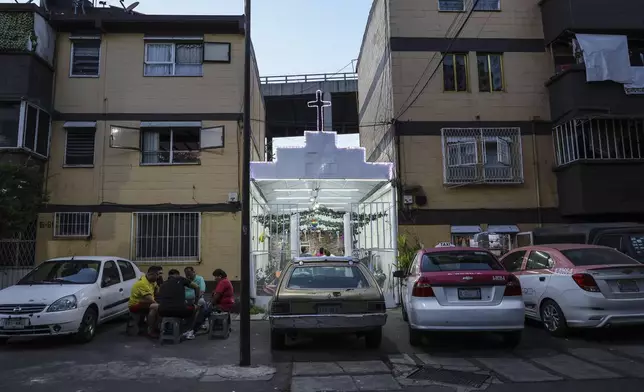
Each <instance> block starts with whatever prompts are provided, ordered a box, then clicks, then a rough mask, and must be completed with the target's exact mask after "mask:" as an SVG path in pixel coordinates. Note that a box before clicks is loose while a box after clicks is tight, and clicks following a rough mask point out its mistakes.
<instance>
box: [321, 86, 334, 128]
mask: <svg viewBox="0 0 644 392" xmlns="http://www.w3.org/2000/svg"><path fill="white" fill-rule="evenodd" d="M322 99H323V100H325V101H329V102H331V93H324V94H322ZM323 131H326V132H331V131H333V105H331V106H327V107H325V108H324V129H323Z"/></svg>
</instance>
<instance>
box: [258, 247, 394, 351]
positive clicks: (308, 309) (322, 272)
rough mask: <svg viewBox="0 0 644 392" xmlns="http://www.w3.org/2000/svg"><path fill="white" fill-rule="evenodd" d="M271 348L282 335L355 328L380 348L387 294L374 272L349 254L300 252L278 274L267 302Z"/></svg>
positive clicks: (280, 344)
mask: <svg viewBox="0 0 644 392" xmlns="http://www.w3.org/2000/svg"><path fill="white" fill-rule="evenodd" d="M269 319H270V324H271V348H272V349H283V348H285V345H286V338H287V337H290V338H294V337H296V336H297V335H300V334H305V335H313V334H318V333H342V334H346V333H355V334H357V335H358V336H364V337H365V340H366V345H367V347H368V348H378V347H379V346H380V342H381V341H382V326H383V325H385V323H386V322H387V313H386V308H385V299H384V296H383V294H382V290H381V289H380V286H379V285H378V283H377V282H376V279H375V278H374V276H373V274H372V273H371V271H369V269H368V268H367V267H366V266H364V265H363V264H361V263H359V262H357V261H356V260H355V259H353V258H351V257H334V256H331V257H299V258H295V259H294V261H293V262H292V263H290V264H289V265H288V266H287V267H286V268H284V270H283V271H282V274H280V281H279V283H278V285H277V289H276V291H275V294H274V295H273V298H272V299H271V301H270V303H269Z"/></svg>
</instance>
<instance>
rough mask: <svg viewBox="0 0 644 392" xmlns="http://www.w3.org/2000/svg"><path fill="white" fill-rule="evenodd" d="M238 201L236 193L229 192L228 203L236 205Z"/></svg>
mask: <svg viewBox="0 0 644 392" xmlns="http://www.w3.org/2000/svg"><path fill="white" fill-rule="evenodd" d="M238 201H239V198H238V197H237V192H230V193H229V194H228V202H229V203H237V202H238Z"/></svg>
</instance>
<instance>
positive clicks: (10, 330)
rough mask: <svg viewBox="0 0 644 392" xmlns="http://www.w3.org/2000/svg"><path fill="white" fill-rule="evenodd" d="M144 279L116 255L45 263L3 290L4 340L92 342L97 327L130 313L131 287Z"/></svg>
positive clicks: (0, 322) (0, 323)
mask: <svg viewBox="0 0 644 392" xmlns="http://www.w3.org/2000/svg"><path fill="white" fill-rule="evenodd" d="M141 276H142V273H141V271H140V270H139V268H138V267H137V266H136V265H135V264H134V263H132V262H131V261H129V260H125V259H121V258H118V257H109V256H74V257H62V258H56V259H51V260H47V261H45V262H44V263H42V264H40V265H38V266H37V267H36V268H34V269H33V270H32V271H31V272H29V273H28V274H27V275H26V276H25V277H24V278H22V279H21V280H20V281H19V282H18V283H17V284H15V285H14V286H10V287H7V288H5V289H4V290H0V342H5V341H7V340H9V339H10V338H13V337H38V336H55V335H75V338H76V339H77V340H78V341H79V342H83V343H84V342H89V341H90V340H92V339H93V338H94V335H95V333H96V326H97V325H98V324H101V323H104V322H105V321H108V320H111V319H114V318H116V317H119V316H122V315H125V314H127V312H128V307H127V302H128V300H129V296H130V291H131V289H132V285H133V284H134V282H136V281H137V279H140V277H141Z"/></svg>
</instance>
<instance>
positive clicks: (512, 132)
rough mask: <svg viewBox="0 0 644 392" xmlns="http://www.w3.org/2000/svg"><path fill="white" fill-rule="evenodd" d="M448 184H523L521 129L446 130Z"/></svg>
mask: <svg viewBox="0 0 644 392" xmlns="http://www.w3.org/2000/svg"><path fill="white" fill-rule="evenodd" d="M441 132H442V143H443V151H444V156H443V177H444V182H445V184H468V183H489V184H494V183H499V184H508V183H511V184H512V183H514V184H516V183H523V152H522V147H521V131H520V129H519V128H444V129H443V130H442V131H441Z"/></svg>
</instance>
